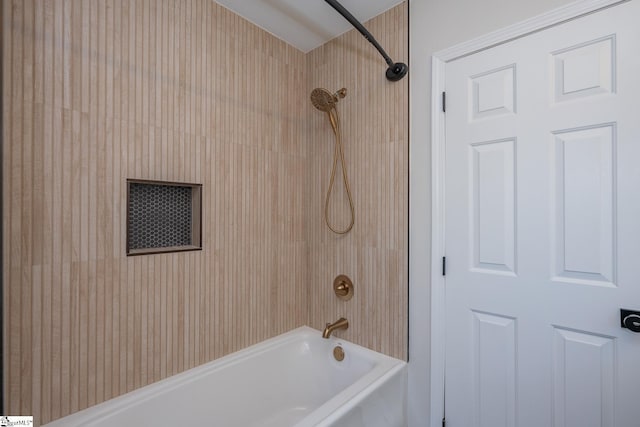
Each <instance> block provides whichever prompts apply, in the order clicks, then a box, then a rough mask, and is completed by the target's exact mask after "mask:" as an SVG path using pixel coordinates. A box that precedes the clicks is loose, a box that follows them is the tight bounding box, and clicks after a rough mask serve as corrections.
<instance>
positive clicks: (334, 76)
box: [304, 3, 409, 359]
mask: <svg viewBox="0 0 640 427" xmlns="http://www.w3.org/2000/svg"><path fill="white" fill-rule="evenodd" d="M366 26H367V28H368V29H369V31H370V32H371V33H372V34H373V35H374V36H375V37H376V39H377V40H378V41H379V42H380V44H381V45H382V46H383V47H384V48H385V49H386V50H387V53H388V54H389V55H390V56H391V57H392V58H393V59H394V60H396V61H403V62H407V61H408V17H407V4H406V3H403V4H401V5H399V6H396V7H395V8H393V9H391V10H390V11H388V12H386V13H384V14H382V15H380V16H378V17H376V18H374V19H372V20H371V21H369V22H367V23H366ZM385 70H386V64H385V63H384V61H383V60H382V58H381V57H380V56H379V55H378V53H377V52H376V51H375V49H374V48H373V47H372V46H371V45H369V43H368V42H367V41H366V40H364V39H363V38H362V36H361V35H360V34H359V33H357V32H355V31H350V32H348V33H346V34H344V35H342V36H340V37H338V38H336V39H334V40H332V41H330V42H329V43H326V44H325V45H323V46H321V47H319V48H317V49H315V50H313V51H311V52H310V53H308V54H307V80H308V86H307V92H306V93H305V97H306V99H307V100H308V99H309V98H308V97H309V94H310V93H311V90H312V89H313V88H316V87H321V88H326V89H328V90H329V91H331V92H334V91H337V90H338V89H340V88H342V87H346V88H347V97H346V98H344V99H342V100H341V101H340V102H339V104H338V106H337V108H338V111H339V114H340V119H341V129H342V135H343V142H344V149H345V158H346V163H347V171H348V177H349V181H350V183H351V190H352V193H353V199H354V204H355V210H356V214H355V215H356V220H355V225H354V227H353V229H352V230H351V231H350V232H349V233H348V234H347V235H343V236H338V235H335V234H333V233H332V232H330V231H329V229H328V228H327V227H326V225H325V224H324V218H323V210H324V198H325V194H326V191H327V188H328V185H329V176H330V172H331V166H332V162H333V147H334V137H333V133H332V131H331V126H330V124H329V120H328V119H327V115H326V114H325V113H321V112H319V111H317V110H315V109H311V110H309V113H308V114H309V116H308V118H307V129H308V131H307V135H308V139H309V144H308V149H309V151H310V154H309V156H308V162H309V165H308V168H307V180H306V189H305V190H306V191H305V192H304V194H305V209H306V211H305V219H306V236H307V238H306V240H307V242H308V243H309V260H308V270H307V282H308V283H309V286H308V298H307V301H308V306H309V309H308V312H309V318H308V319H309V320H308V321H309V325H310V326H312V327H314V328H318V329H321V328H323V327H324V324H325V323H326V322H333V321H335V320H336V319H337V318H338V317H341V316H344V317H346V318H347V319H348V320H349V329H348V330H347V331H344V332H338V333H339V334H340V336H342V337H344V338H346V339H348V340H351V341H354V342H356V343H358V344H361V345H364V346H366V347H369V348H373V349H374V350H377V351H380V352H383V353H387V354H390V355H392V356H395V357H398V358H401V359H406V357H407V342H408V331H407V327H408V321H407V319H408V314H407V304H408V250H407V247H408V198H407V194H408V175H409V174H408V156H409V139H408V117H409V116H408V99H409V98H408V96H409V95H408V94H409V92H408V87H409V86H408V82H409V78H408V77H405V78H404V79H403V80H401V81H399V82H395V83H394V82H389V81H387V80H386V78H385V76H384V72H385ZM307 102H308V101H307ZM341 173H342V172H341V169H340V168H338V170H337V175H336V183H335V184H334V188H333V192H332V196H331V207H330V210H329V215H330V218H331V221H332V223H333V224H335V225H336V226H337V227H338V228H344V227H345V226H346V225H348V223H349V217H350V211H349V204H348V199H347V195H346V192H345V190H344V185H343V183H342V175H341ZM338 274H347V275H348V276H349V277H351V279H353V281H354V283H355V287H356V288H355V296H354V298H353V299H352V300H351V301H349V302H343V301H341V300H339V299H338V298H336V296H335V294H334V293H333V289H332V285H333V279H334V278H335V277H336V276H337V275H338Z"/></svg>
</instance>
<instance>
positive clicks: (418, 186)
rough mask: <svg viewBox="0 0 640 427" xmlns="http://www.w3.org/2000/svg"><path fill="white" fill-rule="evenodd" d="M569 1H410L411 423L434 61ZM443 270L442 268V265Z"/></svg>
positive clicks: (417, 384)
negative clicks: (448, 51) (453, 48)
mask: <svg viewBox="0 0 640 427" xmlns="http://www.w3.org/2000/svg"><path fill="white" fill-rule="evenodd" d="M568 3H572V1H568V0H536V1H530V0H482V1H479V0H409V49H410V53H409V57H410V62H409V68H410V70H409V77H410V83H409V85H410V91H409V92H410V144H409V145H410V147H409V151H410V159H409V174H410V178H409V189H410V190H409V194H410V196H409V373H410V377H409V421H410V426H411V427H419V426H426V425H428V419H429V411H430V408H429V367H430V365H429V363H430V362H429V352H430V346H429V340H430V336H429V330H430V321H429V319H430V317H429V307H430V305H431V301H430V275H431V270H430V262H429V260H430V259H431V251H430V248H431V217H430V211H431V122H430V117H431V56H432V55H433V54H434V53H435V52H437V51H439V50H443V49H445V48H449V47H451V46H454V45H456V44H459V43H461V42H464V41H467V40H471V39H473V38H476V37H479V36H481V35H483V34H486V33H489V32H491V31H494V30H498V29H500V28H503V27H506V26H509V25H512V24H515V23H517V22H520V21H523V20H525V19H528V18H531V17H534V16H536V15H539V14H542V13H544V12H547V11H549V10H552V9H555V8H557V7H560V6H563V5H566V4H568ZM438 267H439V266H438Z"/></svg>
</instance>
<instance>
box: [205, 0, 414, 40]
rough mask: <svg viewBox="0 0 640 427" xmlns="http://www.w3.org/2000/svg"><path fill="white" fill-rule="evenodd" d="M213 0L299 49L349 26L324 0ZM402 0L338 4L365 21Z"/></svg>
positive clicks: (359, 0)
mask: <svg viewBox="0 0 640 427" xmlns="http://www.w3.org/2000/svg"><path fill="white" fill-rule="evenodd" d="M215 1H216V2H217V3H219V4H221V5H222V6H224V7H226V8H228V9H230V10H232V11H233V12H235V13H237V14H238V15H240V16H242V17H243V18H245V19H247V20H249V21H251V22H253V23H254V24H255V25H257V26H259V27H260V28H262V29H264V30H266V31H268V32H269V33H271V34H273V35H274V36H276V37H278V38H279V39H282V40H284V41H285V42H287V43H289V44H291V45H293V46H295V47H297V48H298V49H300V50H301V51H303V52H309V51H310V50H313V49H315V48H316V47H318V46H322V45H323V44H324V43H326V42H328V41H329V40H331V39H333V38H334V37H337V36H339V35H340V34H342V33H345V32H347V31H349V30H350V29H352V28H353V27H352V26H351V24H349V22H347V20H345V19H344V18H343V17H342V16H341V15H340V14H339V13H338V12H336V11H335V10H334V9H333V8H332V7H331V6H329V5H328V4H327V3H326V2H325V1H324V0H215ZM403 1H404V0H342V1H340V4H342V5H343V6H344V7H345V8H346V9H347V10H348V11H349V12H351V14H352V15H353V16H355V17H356V18H357V19H358V20H359V21H360V22H366V21H368V20H369V19H371V18H373V17H375V16H378V15H380V14H381V13H383V12H386V11H387V10H389V9H391V8H392V7H394V6H395V5H397V4H399V3H402V2H403ZM373 36H374V37H375V36H376V35H375V34H374V35H373Z"/></svg>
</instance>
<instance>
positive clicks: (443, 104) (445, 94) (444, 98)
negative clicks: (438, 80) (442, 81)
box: [442, 92, 447, 113]
mask: <svg viewBox="0 0 640 427" xmlns="http://www.w3.org/2000/svg"><path fill="white" fill-rule="evenodd" d="M442 112H443V113H446V112H447V93H446V92H442Z"/></svg>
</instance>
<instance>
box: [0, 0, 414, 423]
mask: <svg viewBox="0 0 640 427" xmlns="http://www.w3.org/2000/svg"><path fill="white" fill-rule="evenodd" d="M1 7H2V39H3V40H2V43H3V45H2V48H3V61H2V66H3V81H2V84H3V99H2V107H3V112H2V114H3V121H4V127H3V152H2V155H3V168H2V169H3V176H2V181H3V183H2V185H3V255H4V257H3V282H4V287H3V292H4V305H3V320H4V366H3V367H4V373H5V378H4V380H5V383H4V397H5V403H6V406H5V408H6V410H5V412H6V413H11V414H33V415H35V416H36V421H37V423H38V424H40V423H44V422H48V421H50V420H53V419H56V418H59V417H61V416H64V415H67V414H69V413H71V412H75V411H77V410H80V409H83V408H85V407H87V406H91V405H94V404H96V403H99V402H102V401H104V400H107V399H109V398H111V397H115V396H117V395H120V394H122V393H125V392H127V391H130V390H133V389H135V388H138V387H141V386H143V385H145V384H149V383H151V382H154V381H157V380H159V379H162V378H165V377H167V376H170V375H173V374H176V373H178V372H181V371H183V370H185V369H188V368H190V367H193V366H196V365H199V364H201V363H204V362H206V361H209V360H212V359H215V358H218V357H220V356H222V355H225V354H228V353H230V352H233V351H235V350H238V349H241V348H243V347H246V346H248V345H250V344H253V343H256V342H259V341H262V340H264V339H266V338H269V337H271V336H274V335H277V334H279V333H282V332H285V331H287V330H290V329H293V328H295V327H297V326H300V325H303V324H310V325H311V326H314V327H316V328H322V327H323V326H324V322H327V321H333V320H335V318H337V316H338V315H346V317H348V318H349V320H350V321H351V328H350V329H349V330H348V331H345V332H344V333H342V332H339V334H340V335H341V336H343V337H345V338H347V339H351V340H353V341H355V342H358V343H360V344H364V345H367V346H370V347H372V348H374V349H376V350H379V351H382V352H385V353H387V354H391V355H393V356H396V357H401V358H405V357H406V352H407V349H406V338H407V330H406V329H407V324H406V317H407V304H406V301H407V300H406V298H407V273H406V269H407V267H406V266H407V249H406V246H407V244H406V239H407V235H406V234H407V191H406V190H407V187H406V181H407V175H408V166H407V155H408V149H407V147H408V142H407V135H406V133H407V117H408V116H407V104H408V92H407V79H406V78H405V79H404V80H403V81H402V82H400V83H388V82H387V81H386V80H385V79H384V68H385V67H384V64H383V63H382V61H381V59H380V57H379V56H378V55H377V53H376V52H375V51H374V50H373V48H372V47H371V46H369V45H368V43H366V41H364V40H363V39H361V38H360V35H359V34H357V33H355V32H353V31H351V32H350V33H348V34H346V35H344V36H342V37H340V38H338V39H336V40H335V41H332V42H331V43H329V44H328V45H326V46H324V47H322V48H319V49H317V50H314V51H313V52H311V53H309V54H307V55H305V54H303V53H301V52H299V51H297V50H296V49H295V48H293V47H291V46H288V45H287V44H285V43H283V42H281V41H279V40H277V39H276V38H274V37H272V36H271V35H269V34H267V33H266V32H264V31H262V30H260V29H258V28H257V27H255V26H253V25H252V24H249V23H248V22H247V21H245V20H243V19H242V18H239V17H238V16H236V15H234V14H233V13H231V12H229V11H227V10H226V9H224V8H222V7H220V6H218V5H217V4H216V3H214V2H213V1H210V0H162V1H160V0H99V1H98V0H96V1H93V0H46V1H45V0H24V1H22V0H16V1H8V0H7V1H3V2H2V6H1ZM406 13H407V12H406V6H405V5H404V4H403V5H400V6H398V7H396V8H394V9H392V10H391V11H389V12H387V13H386V14H384V15H382V16H381V17H378V18H375V19H374V20H373V21H371V22H369V23H367V25H368V26H369V28H370V29H371V31H372V32H373V34H374V35H375V36H376V37H377V38H378V39H379V41H380V42H381V44H382V45H383V46H385V48H386V49H387V50H388V51H389V53H390V54H391V56H392V57H394V58H396V57H397V58H398V59H397V60H400V59H403V60H405V61H406V59H407V31H406V30H407V16H406ZM341 67H346V68H341ZM315 86H324V87H327V88H329V89H331V90H336V89H338V88H339V87H342V86H345V87H347V89H348V90H349V94H348V96H347V98H346V99H344V100H343V101H342V102H341V104H340V106H339V108H340V113H341V117H342V121H343V122H342V124H343V131H344V133H345V146H346V153H345V154H346V158H347V163H348V167H349V178H350V179H351V185H352V188H353V192H354V196H355V199H356V215H357V217H356V226H355V227H354V230H353V231H352V232H351V233H350V234H349V235H348V236H346V237H344V238H336V237H335V236H333V235H331V234H329V233H328V232H327V230H326V228H325V226H324V225H323V223H322V217H321V212H322V203H323V200H324V191H325V190H326V186H327V181H328V176H329V175H328V174H329V172H330V162H331V159H332V157H331V156H332V153H333V152H332V147H333V145H332V144H333V140H332V139H331V135H332V134H331V133H330V127H329V124H328V121H327V119H326V115H324V114H322V113H319V112H317V111H316V110H312V107H311V105H310V103H309V98H308V97H309V93H310V91H311V89H312V88H313V87H315ZM126 178H140V179H154V180H167V181H185V182H194V183H202V184H203V247H204V249H203V250H202V251H198V252H189V253H180V254H160V255H150V256H137V257H128V258H127V257H126V256H125V240H126V230H125V225H126V224H125V222H124V221H125V219H126V206H125V195H126V182H125V179H126ZM336 185H337V187H336V190H335V198H334V200H333V206H334V209H335V211H334V212H333V215H335V218H337V219H338V222H339V223H341V222H340V221H342V220H344V218H345V216H344V214H345V212H346V211H345V206H346V205H345V204H344V200H343V197H344V193H343V190H342V189H341V187H340V182H337V183H336ZM338 273H346V274H350V275H351V276H352V278H353V279H354V281H355V282H356V296H355V297H354V299H353V300H352V301H350V302H349V303H343V302H340V301H338V300H337V299H335V296H333V294H332V291H331V282H332V281H333V277H334V276H335V275H336V274H338Z"/></svg>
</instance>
